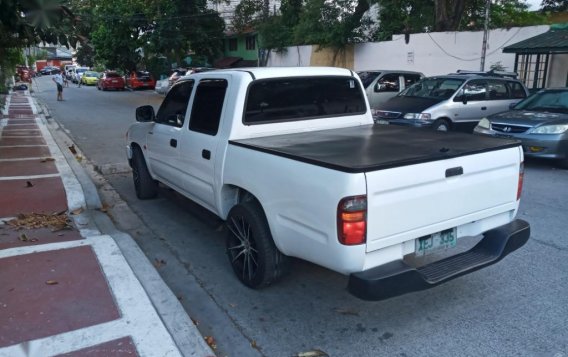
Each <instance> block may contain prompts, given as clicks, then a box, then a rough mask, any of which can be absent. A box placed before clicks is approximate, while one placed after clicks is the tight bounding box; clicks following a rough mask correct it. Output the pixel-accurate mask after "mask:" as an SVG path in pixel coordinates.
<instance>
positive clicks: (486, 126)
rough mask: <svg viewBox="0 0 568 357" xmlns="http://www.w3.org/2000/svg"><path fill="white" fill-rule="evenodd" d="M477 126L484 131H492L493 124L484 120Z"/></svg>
mask: <svg viewBox="0 0 568 357" xmlns="http://www.w3.org/2000/svg"><path fill="white" fill-rule="evenodd" d="M477 126H478V127H480V128H483V129H491V122H490V121H489V119H487V118H483V119H481V120H480V121H479V123H477Z"/></svg>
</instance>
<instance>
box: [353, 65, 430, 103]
mask: <svg viewBox="0 0 568 357" xmlns="http://www.w3.org/2000/svg"><path fill="white" fill-rule="evenodd" d="M357 74H358V75H359V78H361V82H362V83H363V86H364V87H365V92H366V93H367V98H369V105H370V106H371V108H376V107H377V106H379V105H381V104H383V103H384V102H386V101H387V100H389V99H390V98H392V97H394V96H396V95H397V94H398V93H399V92H400V91H402V90H404V89H406V88H408V87H409V86H411V85H412V84H414V83H416V82H418V81H419V80H420V79H421V78H424V75H423V74H422V73H420V72H412V71H396V70H382V69H377V70H371V71H360V72H357Z"/></svg>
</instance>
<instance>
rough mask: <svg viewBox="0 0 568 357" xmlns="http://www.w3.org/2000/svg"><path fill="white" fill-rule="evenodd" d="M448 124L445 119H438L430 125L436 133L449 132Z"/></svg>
mask: <svg viewBox="0 0 568 357" xmlns="http://www.w3.org/2000/svg"><path fill="white" fill-rule="evenodd" d="M450 127H451V126H450V122H449V121H447V120H446V119H438V120H436V121H435V122H434V124H432V129H434V130H436V131H450Z"/></svg>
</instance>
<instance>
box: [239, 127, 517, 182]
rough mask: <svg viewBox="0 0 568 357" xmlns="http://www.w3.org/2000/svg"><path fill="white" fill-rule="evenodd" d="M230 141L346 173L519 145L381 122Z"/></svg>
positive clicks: (470, 135) (484, 137) (494, 139)
mask: <svg viewBox="0 0 568 357" xmlns="http://www.w3.org/2000/svg"><path fill="white" fill-rule="evenodd" d="M229 143H230V144H232V145H237V146H242V147H246V148H250V149H253V150H258V151H263V152H267V153H270V154H274V155H279V156H283V157H287V158H290V159H292V160H298V161H302V162H307V163H310V164H314V165H318V166H323V167H327V168H330V169H334V170H339V171H344V172H350V173H359V172H368V171H377V170H382V169H388V168H393V167H400V166H406V165H412V164H419V163H424V162H429V161H437V160H443V159H449V158H454V157H459V156H465V155H471V154H478V153H483V152H489V151H495V150H499V149H505V148H512V147H516V146H519V145H521V143H520V142H519V141H516V140H509V139H498V138H492V137H486V136H479V135H472V134H464V133H454V132H440V131H434V130H431V129H424V128H419V129H417V128H408V127H403V126H394V125H380V124H375V125H363V126H357V127H349V128H342V129H332V130H322V131H315V132H314V131H313V132H305V133H295V134H286V135H276V136H266V137H260V138H254V139H243V140H231V141H229Z"/></svg>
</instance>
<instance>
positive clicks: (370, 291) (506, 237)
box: [347, 219, 530, 300]
mask: <svg viewBox="0 0 568 357" xmlns="http://www.w3.org/2000/svg"><path fill="white" fill-rule="evenodd" d="M529 237H530V226H529V224H528V223H527V222H525V221H523V220H520V219H517V220H515V221H513V222H511V223H509V224H506V225H503V226H501V227H497V228H495V229H492V230H490V231H487V232H485V234H484V238H483V239H482V240H481V241H480V242H479V243H478V244H477V245H476V246H475V247H473V248H472V249H471V250H469V251H467V252H464V253H461V254H457V255H455V256H452V257H449V258H446V259H443V260H440V261H437V262H434V263H432V264H429V265H426V266H423V267H420V268H412V267H410V266H408V265H407V264H406V263H404V262H403V261H402V260H396V261H393V262H390V263H387V264H385V265H381V266H378V267H376V268H373V269H369V270H366V271H362V272H359V273H353V274H351V275H350V276H349V284H348V288H347V289H348V290H349V292H350V293H351V294H353V295H355V296H356V297H358V298H360V299H363V300H384V299H388V298H391V297H394V296H398V295H403V294H406V293H410V292H413V291H419V290H425V289H429V288H432V287H434V286H436V285H440V284H443V283H444V282H446V281H449V280H452V279H454V278H457V277H459V276H462V275H465V274H469V273H471V272H474V271H476V270H479V269H481V268H484V267H486V266H489V265H492V264H495V263H497V262H498V261H500V260H501V259H503V258H504V257H505V256H507V255H508V254H509V253H511V252H513V251H515V250H517V249H519V248H520V247H522V246H523V245H524V244H525V243H526V242H527V241H528V239H529Z"/></svg>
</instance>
